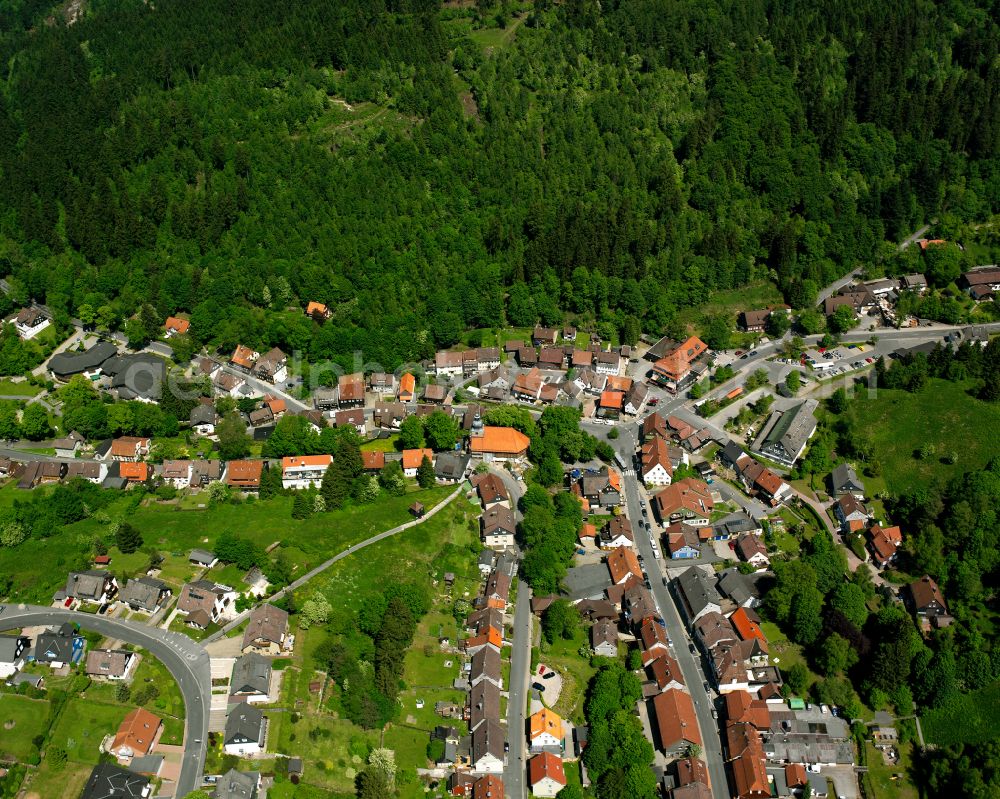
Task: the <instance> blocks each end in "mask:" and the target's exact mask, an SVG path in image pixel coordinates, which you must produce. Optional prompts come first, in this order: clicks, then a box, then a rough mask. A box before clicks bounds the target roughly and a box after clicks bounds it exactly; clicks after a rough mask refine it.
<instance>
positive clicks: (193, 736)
mask: <svg viewBox="0 0 1000 799" xmlns="http://www.w3.org/2000/svg"><path fill="white" fill-rule="evenodd" d="M63 622H71V623H75V624H78V625H80V626H81V627H86V628H87V629H89V630H94V631H95V632H99V633H101V634H102V635H107V636H112V637H114V638H117V639H118V640H120V641H127V642H128V643H130V644H135V645H136V646H141V647H144V648H145V649H147V650H149V652H151V653H152V654H153V655H154V656H155V657H156V658H157V659H158V660H159V661H160V662H161V663H163V665H164V666H166V667H167V669H168V670H169V671H170V673H171V674H172V675H173V676H174V679H176V680H177V685H178V687H179V688H180V691H181V694H182V695H183V696H184V706H185V719H186V720H185V727H184V758H183V760H182V762H181V774H180V777H179V779H178V781H177V792H176V795H177V796H185V795H186V794H188V793H190V792H191V791H193V790H194V789H195V788H197V787H198V786H199V785H201V774H202V770H203V769H204V766H205V749H206V744H205V741H206V740H207V738H208V711H209V706H210V704H211V698H212V678H211V672H210V669H209V658H208V654H207V653H206V652H205V650H204V649H203V648H202V647H201V645H199V644H198V643H196V642H195V641H193V640H191V639H190V638H189V637H188V636H186V635H183V634H182V633H171V632H166V631H165V630H159V629H157V628H155V627H149V626H147V625H145V624H139V623H138V622H130V621H119V620H116V619H109V618H107V617H105V616H96V615H93V614H90V613H77V612H75V611H72V610H60V609H58V608H44V607H39V606H37V605H0V630H10V629H14V628H20V627H35V626H48V625H57V624H62V623H63Z"/></svg>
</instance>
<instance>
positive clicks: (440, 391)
mask: <svg viewBox="0 0 1000 799" xmlns="http://www.w3.org/2000/svg"><path fill="white" fill-rule="evenodd" d="M447 398H448V387H447V386H442V385H438V384H437V383H428V384H427V385H426V386H424V402H431V403H433V404H435V405H441V404H443V403H444V401H445V400H446V399H447Z"/></svg>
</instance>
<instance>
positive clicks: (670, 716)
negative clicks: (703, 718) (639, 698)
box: [653, 688, 701, 748]
mask: <svg viewBox="0 0 1000 799" xmlns="http://www.w3.org/2000/svg"><path fill="white" fill-rule="evenodd" d="M653 709H654V710H655V712H656V726H657V728H658V729H659V731H660V743H661V744H662V745H663V747H664V748H671V747H674V746H676V745H677V744H679V743H681V742H682V741H687V742H688V743H692V744H697V745H698V746H701V733H700V732H699V731H698V719H697V717H696V716H695V714H694V704H693V703H692V702H691V696H690V694H687V693H685V692H684V691H681V690H679V689H677V688H670V689H669V690H666V691H664V692H663V693H662V694H660V695H659V696H656V697H655V698H654V699H653Z"/></svg>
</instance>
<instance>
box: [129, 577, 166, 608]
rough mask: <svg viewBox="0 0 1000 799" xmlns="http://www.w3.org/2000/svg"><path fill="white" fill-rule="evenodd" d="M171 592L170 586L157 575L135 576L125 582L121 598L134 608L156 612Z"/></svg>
mask: <svg viewBox="0 0 1000 799" xmlns="http://www.w3.org/2000/svg"><path fill="white" fill-rule="evenodd" d="M170 594H171V591H170V586H168V585H167V584H166V583H165V582H163V580H157V579H156V578H155V577H133V578H132V579H131V580H129V581H128V582H127V583H125V587H124V588H123V589H122V593H121V600H122V602H124V603H125V604H126V605H128V606H129V607H130V608H131V609H132V610H138V611H141V612H143V613H155V612H156V611H157V610H159V609H160V606H161V605H162V604H163V603H164V602H166V600H167V599H168V598H169V597H170Z"/></svg>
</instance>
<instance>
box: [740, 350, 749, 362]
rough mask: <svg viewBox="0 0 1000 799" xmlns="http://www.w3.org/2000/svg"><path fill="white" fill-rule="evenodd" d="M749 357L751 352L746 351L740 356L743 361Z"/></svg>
mask: <svg viewBox="0 0 1000 799" xmlns="http://www.w3.org/2000/svg"><path fill="white" fill-rule="evenodd" d="M749 357H750V353H749V352H744V353H743V354H742V355H741V356H740V360H741V361H745V360H746V359H747V358H749Z"/></svg>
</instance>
